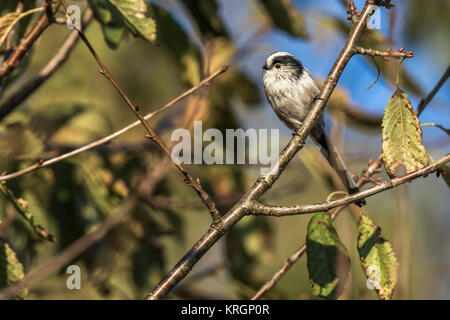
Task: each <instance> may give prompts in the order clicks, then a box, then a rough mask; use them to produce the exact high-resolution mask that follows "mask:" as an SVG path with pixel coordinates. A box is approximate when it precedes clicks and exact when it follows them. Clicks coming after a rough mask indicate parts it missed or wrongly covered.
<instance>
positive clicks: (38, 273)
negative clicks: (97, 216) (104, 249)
mask: <svg viewBox="0 0 450 320" xmlns="http://www.w3.org/2000/svg"><path fill="white" fill-rule="evenodd" d="M133 202H134V201H130V202H129V203H128V204H127V205H125V206H124V207H123V208H120V209H119V210H118V212H116V213H112V214H111V215H109V216H108V217H107V218H106V219H105V220H103V221H102V222H100V223H99V224H98V225H97V226H96V228H94V229H93V230H92V231H89V232H88V233H87V234H85V235H83V236H82V237H81V238H79V239H78V240H76V241H75V242H73V243H72V244H71V245H69V246H68V247H67V248H65V249H64V250H63V251H61V252H60V253H58V254H57V255H55V256H53V257H52V258H50V259H49V260H47V261H46V262H44V263H43V264H42V265H40V266H39V267H37V268H36V269H33V270H32V271H31V272H29V273H27V274H26V275H25V276H24V277H23V279H22V280H20V281H18V282H14V283H12V284H10V285H9V286H7V287H5V288H3V289H0V300H6V299H10V298H11V297H14V296H15V295H16V294H17V293H19V292H21V291H22V290H24V289H26V288H29V287H32V286H34V285H36V284H37V283H39V282H40V281H42V280H44V279H46V278H47V277H49V276H50V275H52V274H53V273H55V272H56V271H58V270H59V269H61V268H62V267H64V266H65V265H67V264H68V263H69V262H70V261H72V260H73V259H74V258H76V257H78V256H79V255H80V254H81V253H83V252H84V251H86V250H87V249H89V248H90V247H92V246H93V245H94V244H95V243H97V242H98V241H100V240H101V239H102V238H103V237H104V236H105V235H106V234H107V233H108V232H109V231H110V230H111V229H112V228H114V227H115V226H116V225H117V224H119V223H120V222H121V221H123V219H124V218H125V217H126V216H127V215H128V214H129V213H130V212H131V211H132V210H133V206H134V203H133Z"/></svg>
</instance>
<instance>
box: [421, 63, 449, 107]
mask: <svg viewBox="0 0 450 320" xmlns="http://www.w3.org/2000/svg"><path fill="white" fill-rule="evenodd" d="M448 77H450V65H449V66H448V67H447V70H445V72H444V74H443V75H442V77H441V78H440V79H439V81H438V83H437V84H436V85H435V86H434V88H433V90H431V92H430V93H429V94H428V95H427V96H426V97H425V99H422V101H420V104H419V106H418V107H417V115H421V114H422V112H423V110H424V109H425V107H426V106H427V105H428V104H429V103H430V101H431V100H432V99H433V98H434V96H435V95H436V93H437V92H438V91H439V89H440V88H441V87H442V86H443V85H444V83H445V81H447V79H448Z"/></svg>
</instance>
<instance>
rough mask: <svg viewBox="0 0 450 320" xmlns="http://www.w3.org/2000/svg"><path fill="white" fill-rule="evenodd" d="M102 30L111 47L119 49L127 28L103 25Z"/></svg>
mask: <svg viewBox="0 0 450 320" xmlns="http://www.w3.org/2000/svg"><path fill="white" fill-rule="evenodd" d="M102 31H103V37H104V38H105V42H106V44H107V45H108V46H109V47H110V48H111V49H117V48H118V47H119V44H120V42H121V41H122V39H123V36H124V35H125V29H124V28H123V27H110V26H102Z"/></svg>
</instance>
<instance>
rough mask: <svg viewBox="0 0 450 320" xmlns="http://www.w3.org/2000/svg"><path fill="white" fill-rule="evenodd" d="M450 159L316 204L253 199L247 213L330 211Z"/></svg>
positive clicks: (268, 214) (271, 213)
mask: <svg viewBox="0 0 450 320" xmlns="http://www.w3.org/2000/svg"><path fill="white" fill-rule="evenodd" d="M448 161H450V154H447V155H445V156H444V157H442V158H441V159H439V160H437V161H435V162H433V163H432V164H430V165H428V166H425V167H423V168H422V169H419V170H417V171H414V172H411V173H409V174H407V175H404V176H402V177H399V178H394V179H391V180H388V181H386V182H384V183H380V184H378V185H376V186H374V187H372V188H369V189H366V190H364V191H360V192H357V193H353V194H351V195H349V196H347V197H344V198H341V199H338V200H333V201H327V202H322V203H316V204H311V205H297V206H271V205H265V204H261V203H258V202H256V201H253V202H252V203H251V204H249V206H248V207H247V210H248V213H247V214H248V215H263V216H275V217H282V216H290V215H297V214H305V213H312V212H321V211H328V210H330V209H333V208H335V207H338V206H342V205H346V204H350V203H352V202H354V201H356V200H359V199H364V198H367V197H370V196H373V195H375V194H377V193H380V192H382V191H385V190H389V189H392V188H395V187H397V186H399V185H401V184H404V183H406V182H410V181H412V180H414V179H417V178H420V177H423V176H426V175H428V174H430V173H432V172H434V171H436V170H438V169H439V167H440V166H441V165H443V164H445V163H447V162H448Z"/></svg>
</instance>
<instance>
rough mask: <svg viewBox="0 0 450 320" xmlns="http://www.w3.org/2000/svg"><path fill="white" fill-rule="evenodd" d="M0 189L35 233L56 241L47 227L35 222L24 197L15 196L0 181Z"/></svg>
mask: <svg viewBox="0 0 450 320" xmlns="http://www.w3.org/2000/svg"><path fill="white" fill-rule="evenodd" d="M0 191H1V193H3V195H4V196H5V197H6V198H7V199H8V200H9V201H10V202H11V203H12V204H13V205H14V207H15V208H16V210H17V211H18V212H19V213H20V215H21V216H22V217H23V218H24V219H25V220H26V221H27V222H28V223H29V224H30V226H31V227H32V228H33V229H34V231H35V232H36V234H37V235H39V236H40V237H42V238H44V239H46V240H48V241H51V242H55V241H56V238H55V237H54V236H53V235H52V234H50V233H49V232H48V231H47V229H45V228H44V227H42V226H41V225H39V224H36V223H35V221H34V216H33V213H32V212H30V210H29V209H28V203H27V202H26V201H25V200H24V199H21V198H16V197H15V196H14V193H13V192H12V191H11V190H10V189H8V187H6V184H5V183H0Z"/></svg>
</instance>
